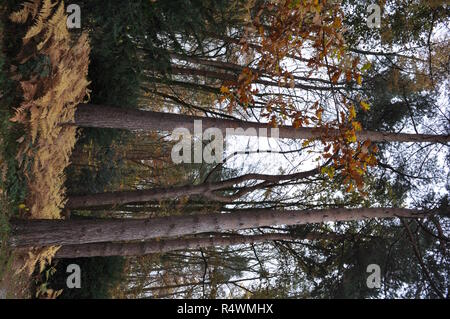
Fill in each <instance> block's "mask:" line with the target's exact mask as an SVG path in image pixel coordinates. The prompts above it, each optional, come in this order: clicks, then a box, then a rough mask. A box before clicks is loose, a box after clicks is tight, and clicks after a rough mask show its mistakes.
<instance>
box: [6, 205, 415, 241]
mask: <svg viewBox="0 0 450 319" xmlns="http://www.w3.org/2000/svg"><path fill="white" fill-rule="evenodd" d="M396 216H398V217H420V216H423V212H421V211H420V210H413V209H405V208H355V209H344V208H336V209H323V210H305V211H301V210H297V211H294V210H291V211H280V210H264V209H254V210H245V211H235V212H233V213H210V214H201V215H200V214H198V215H190V216H168V217H159V218H152V219H84V220H13V221H12V222H11V227H12V236H11V238H10V244H11V245H12V246H15V247H39V246H49V245H78V244H87V243H98V242H114V241H131V240H147V239H154V238H160V237H178V236H184V235H189V234H199V233H206V232H225V231H233V230H239V229H246V228H257V227H263V226H276V225H302V224H311V223H323V222H329V221H334V222H335V221H349V220H363V219H369V218H376V217H379V218H389V217H396Z"/></svg>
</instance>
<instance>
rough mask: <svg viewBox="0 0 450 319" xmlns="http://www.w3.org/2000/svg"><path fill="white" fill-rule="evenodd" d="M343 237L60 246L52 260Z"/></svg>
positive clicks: (270, 236)
mask: <svg viewBox="0 0 450 319" xmlns="http://www.w3.org/2000/svg"><path fill="white" fill-rule="evenodd" d="M340 237H342V236H339V235H336V234H319V233H309V234H306V235H304V236H301V237H300V236H293V235H291V234H276V233H274V234H262V235H253V236H243V235H236V234H231V235H227V236H213V237H207V238H177V239H162V240H151V241H145V242H139V243H111V242H106V243H94V244H82V245H67V246H62V247H61V248H60V249H59V250H58V251H57V252H56V255H55V258H78V257H97V256H102V257H105V256H144V255H148V254H154V253H165V252H169V251H174V250H188V249H198V248H206V247H214V246H231V245H245V244H256V243H262V242H268V241H273V240H300V239H307V240H317V239H336V238H340Z"/></svg>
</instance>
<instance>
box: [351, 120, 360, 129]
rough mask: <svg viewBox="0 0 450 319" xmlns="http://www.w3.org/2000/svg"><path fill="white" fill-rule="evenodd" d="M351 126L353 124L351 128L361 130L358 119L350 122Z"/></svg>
mask: <svg viewBox="0 0 450 319" xmlns="http://www.w3.org/2000/svg"><path fill="white" fill-rule="evenodd" d="M352 126H353V129H354V130H355V131H361V130H362V127H361V123H359V122H358V121H353V122H352Z"/></svg>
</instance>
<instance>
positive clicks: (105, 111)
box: [65, 104, 450, 143]
mask: <svg viewBox="0 0 450 319" xmlns="http://www.w3.org/2000/svg"><path fill="white" fill-rule="evenodd" d="M194 120H201V121H202V128H203V130H205V129H207V128H211V127H214V128H217V129H220V130H221V131H222V132H223V133H226V129H227V128H234V129H236V128H242V129H244V130H246V129H248V128H254V129H256V130H258V129H260V128H262V129H268V128H269V125H268V124H267V123H257V122H248V121H239V120H230V119H220V118H207V117H201V116H191V115H182V114H173V113H161V112H152V111H142V110H137V109H125V108H117V107H110V106H105V105H94V104H80V105H79V106H78V108H77V110H76V113H75V122H73V123H65V124H66V125H76V126H81V127H98V128H116V129H124V130H131V131H135V130H143V131H161V130H162V131H172V130H174V129H175V128H186V129H188V130H190V131H191V132H192V131H193V129H194ZM278 129H279V137H280V138H289V139H314V138H326V137H325V131H324V129H322V128H312V127H299V128H294V127H293V126H280V127H279V128H278ZM234 134H235V135H241V134H246V133H239V132H234ZM338 134H339V131H338V130H333V129H329V130H328V131H327V134H326V135H327V136H329V137H332V136H336V135H338ZM267 135H268V136H269V134H267ZM356 139H357V140H359V141H365V140H370V141H372V142H431V143H447V142H450V135H427V134H406V133H390V132H376V131H365V130H363V131H359V132H357V133H356Z"/></svg>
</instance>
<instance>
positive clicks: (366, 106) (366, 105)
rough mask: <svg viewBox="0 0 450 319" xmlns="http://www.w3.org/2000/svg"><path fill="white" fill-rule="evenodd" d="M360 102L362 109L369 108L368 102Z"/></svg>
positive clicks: (366, 109)
mask: <svg viewBox="0 0 450 319" xmlns="http://www.w3.org/2000/svg"><path fill="white" fill-rule="evenodd" d="M360 104H361V107H362V109H363V110H364V111H368V110H370V105H369V103H367V102H365V101H361V102H360Z"/></svg>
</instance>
